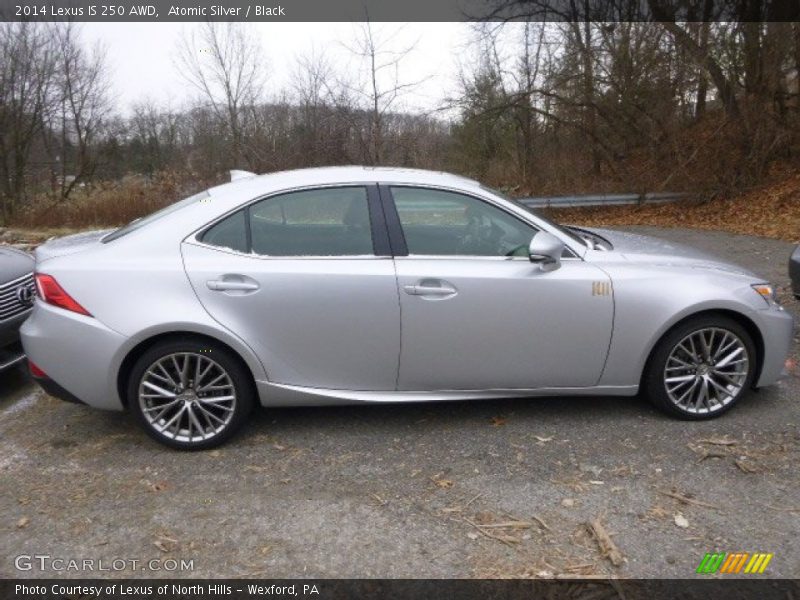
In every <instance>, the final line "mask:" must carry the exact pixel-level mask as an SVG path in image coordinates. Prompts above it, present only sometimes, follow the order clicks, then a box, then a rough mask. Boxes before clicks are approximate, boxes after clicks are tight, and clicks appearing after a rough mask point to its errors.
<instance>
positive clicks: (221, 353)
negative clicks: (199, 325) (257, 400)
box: [128, 339, 255, 450]
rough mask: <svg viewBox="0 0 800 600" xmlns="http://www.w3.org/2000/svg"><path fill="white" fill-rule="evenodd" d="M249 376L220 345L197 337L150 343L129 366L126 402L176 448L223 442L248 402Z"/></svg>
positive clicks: (248, 406) (251, 400)
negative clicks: (149, 346) (151, 345)
mask: <svg viewBox="0 0 800 600" xmlns="http://www.w3.org/2000/svg"><path fill="white" fill-rule="evenodd" d="M254 397H255V394H254V391H253V386H252V383H251V380H250V376H249V374H248V373H247V371H246V369H245V367H244V366H242V364H241V363H240V362H239V360H237V358H236V357H234V356H232V355H231V353H230V352H229V351H227V350H226V349H224V348H222V347H220V346H217V345H215V344H208V343H205V342H201V341H199V340H191V339H187V340H173V341H165V342H161V343H158V344H156V345H155V346H153V347H152V348H150V349H149V350H147V351H146V352H145V353H144V354H143V355H142V356H141V357H139V359H138V360H137V361H136V364H135V365H134V367H133V369H132V371H131V376H130V379H129V382H128V406H129V407H130V408H131V412H133V414H134V415H135V416H136V418H137V419H138V421H139V422H140V423H141V425H142V426H143V427H144V429H145V431H146V432H147V433H148V434H149V435H150V436H151V437H153V438H154V439H155V440H157V441H159V442H161V443H162V444H166V445H167V446H170V447H172V448H177V449H180V450H203V449H207V448H213V447H216V446H219V445H220V444H222V443H224V442H225V441H227V440H228V439H230V437H231V436H232V435H233V434H234V433H235V432H236V430H237V429H238V428H239V427H240V426H241V425H242V423H243V422H244V420H245V418H246V417H247V415H248V414H250V412H251V410H252V408H253V404H254Z"/></svg>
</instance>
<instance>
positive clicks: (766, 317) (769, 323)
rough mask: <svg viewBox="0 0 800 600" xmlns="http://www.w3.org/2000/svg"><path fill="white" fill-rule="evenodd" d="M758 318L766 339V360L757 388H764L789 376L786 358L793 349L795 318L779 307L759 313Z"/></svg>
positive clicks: (762, 333)
mask: <svg viewBox="0 0 800 600" xmlns="http://www.w3.org/2000/svg"><path fill="white" fill-rule="evenodd" d="M756 317H757V319H758V323H757V324H758V327H759V329H760V330H761V335H762V337H763V338H764V360H763V362H762V364H761V374H760V376H759V378H758V381H757V382H756V385H755V387H763V386H766V385H772V384H773V383H776V382H777V381H779V380H781V379H783V378H784V377H786V375H787V374H788V373H787V372H786V358H787V356H788V355H789V352H790V351H791V348H792V342H793V337H794V318H793V317H792V315H791V313H789V312H788V311H786V310H784V309H782V308H778V307H773V308H769V309H766V310H761V311H757V313H756Z"/></svg>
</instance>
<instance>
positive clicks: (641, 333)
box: [22, 167, 793, 449]
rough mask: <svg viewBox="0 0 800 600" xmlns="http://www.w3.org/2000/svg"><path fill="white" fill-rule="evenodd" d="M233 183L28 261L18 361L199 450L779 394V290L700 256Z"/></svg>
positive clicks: (303, 182) (368, 171)
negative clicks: (541, 399) (307, 423)
mask: <svg viewBox="0 0 800 600" xmlns="http://www.w3.org/2000/svg"><path fill="white" fill-rule="evenodd" d="M234 173H235V177H236V178H237V179H236V180H235V181H232V182H231V183H228V184H225V185H221V186H219V187H215V188H211V189H209V190H208V191H205V192H203V193H200V194H197V195H195V196H192V197H190V198H186V199H185V200H182V201H180V202H177V203H175V204H173V205H171V206H169V207H167V208H165V209H163V210H161V211H159V212H157V213H155V214H152V215H150V216H148V217H144V218H142V219H140V220H137V221H134V222H133V223H131V224H129V225H127V226H125V227H122V228H121V229H118V230H116V231H101V232H95V233H88V234H80V235H76V236H70V237H66V238H61V239H58V240H54V241H51V242H48V243H47V244H45V245H43V246H41V247H40V248H39V249H38V250H37V252H36V283H37V289H38V298H37V301H36V304H35V307H34V310H33V314H32V315H31V317H30V318H29V319H28V320H27V321H26V322H25V324H24V325H23V327H22V340H23V344H24V347H25V351H26V352H27V354H28V357H29V359H30V369H31V372H32V374H33V376H34V377H35V378H36V379H37V380H38V381H39V382H40V384H41V385H42V387H44V389H45V390H47V391H48V392H50V393H51V394H53V395H55V396H59V397H62V398H64V399H68V400H73V401H77V402H82V403H85V404H88V405H90V406H93V407H97V408H104V409H115V410H121V409H125V408H127V409H128V410H130V411H131V412H132V413H133V414H134V415H135V416H136V418H137V419H138V421H139V422H140V423H141V424H142V426H143V427H144V428H145V430H146V431H147V432H148V433H149V434H150V435H151V436H153V437H154V438H155V439H157V440H159V441H161V442H163V443H165V444H167V445H170V446H173V447H177V448H186V449H191V448H208V447H211V446H214V445H217V444H220V443H222V442H223V441H225V440H227V439H228V438H229V437H230V436H231V434H233V433H234V431H235V430H236V429H237V428H238V427H239V426H240V425H242V423H243V422H244V421H245V420H246V419H247V416H248V414H249V413H250V411H251V409H252V408H253V406H254V405H255V404H256V402H260V403H261V404H262V405H265V406H279V405H300V404H305V405H312V404H335V403H354V402H391V401H399V402H406V401H424V400H449V399H477V398H498V397H512V396H536V395H557V394H563V395H601V394H602V395H612V394H617V395H635V394H636V393H637V392H638V391H639V390H640V389H641V390H642V391H643V392H644V395H646V396H647V397H648V398H649V399H650V400H652V401H653V402H654V403H655V404H657V405H658V406H659V407H661V408H662V409H664V410H665V411H667V412H669V413H671V414H673V415H676V416H678V417H682V418H685V419H705V418H708V417H714V416H717V415H720V414H722V413H724V412H725V411H726V410H728V409H729V408H731V407H732V406H733V405H734V404H735V403H736V401H737V400H739V398H740V397H741V396H742V395H743V394H745V393H746V391H747V390H748V389H749V388H752V387H756V386H765V385H769V384H772V383H774V382H775V381H777V380H778V379H779V378H780V377H781V375H782V374H783V369H784V360H785V358H786V355H787V352H788V349H789V345H790V342H791V337H792V331H793V323H792V317H791V316H790V315H789V314H788V313H787V312H785V311H784V310H783V308H782V307H781V306H779V305H778V303H777V302H776V300H775V296H774V293H773V290H772V288H771V287H770V285H769V284H768V283H767V282H765V281H764V280H763V279H761V278H759V277H757V276H756V275H754V274H753V273H750V272H748V271H747V270H745V269H743V268H741V267H738V266H736V265H732V264H728V263H725V262H721V261H719V260H717V259H714V258H711V257H708V256H705V255H702V254H700V253H699V252H697V251H694V250H692V249H690V248H686V247H682V246H676V245H673V244H669V243H666V242H664V241H661V240H658V239H654V238H648V237H643V236H638V235H631V234H626V233H620V232H615V231H614V232H612V231H604V230H588V229H576V228H567V227H562V226H559V225H557V224H555V223H553V222H551V221H549V220H547V219H545V218H543V217H542V216H539V215H537V214H535V213H533V212H530V211H529V210H527V209H525V208H524V207H522V206H521V205H519V204H518V203H515V202H513V201H511V200H508V199H506V198H504V197H503V196H501V195H500V194H499V193H497V192H495V191H492V190H490V189H487V188H485V187H483V186H482V185H480V184H479V183H478V182H476V181H472V180H469V179H465V178H463V177H458V176H455V175H449V174H445V173H433V172H426V171H416V170H403V169H384V168H364V167H338V168H337V167H332V168H320V169H308V170H299V171H287V172H282V173H273V174H269V175H262V176H249V175H250V174H245V173H241V172H234Z"/></svg>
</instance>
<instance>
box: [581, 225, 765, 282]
mask: <svg viewBox="0 0 800 600" xmlns="http://www.w3.org/2000/svg"><path fill="white" fill-rule="evenodd" d="M584 229H585V230H586V231H588V232H590V233H593V234H595V235H598V236H600V237H601V238H605V239H607V240H608V241H609V242H611V245H612V246H613V250H611V251H610V252H613V253H614V254H619V255H621V256H623V257H624V258H625V260H628V261H632V262H637V263H647V264H651V265H656V266H664V267H690V268H695V269H709V270H714V271H723V272H726V273H734V274H737V275H745V276H747V277H752V278H754V279H759V277H758V276H757V275H756V274H755V273H753V272H752V271H750V270H749V269H746V268H744V267H742V266H739V265H737V264H734V263H731V262H728V261H726V260H723V259H721V258H719V257H716V256H714V255H712V254H708V253H706V252H703V251H701V250H697V249H696V248H692V247H691V246H686V245H684V244H676V243H674V242H668V241H667V240H662V239H661V238H657V237H652V236H649V235H639V234H636V233H628V232H625V231H616V230H612V229H594V228H592V229H589V228H584Z"/></svg>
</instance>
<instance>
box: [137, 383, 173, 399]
mask: <svg viewBox="0 0 800 600" xmlns="http://www.w3.org/2000/svg"><path fill="white" fill-rule="evenodd" d="M142 385H144V387H146V388H149V389H151V390H153V391H154V392H157V393H158V394H160V395H161V396H162V397H164V398H174V397H175V392H170V391H169V390H165V389H164V388H162V387H158V386H157V385H156V384H154V383H150V382H149V381H145V382H144V383H143V384H142Z"/></svg>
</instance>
